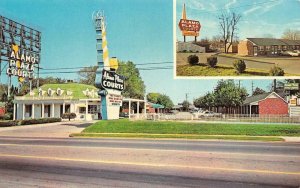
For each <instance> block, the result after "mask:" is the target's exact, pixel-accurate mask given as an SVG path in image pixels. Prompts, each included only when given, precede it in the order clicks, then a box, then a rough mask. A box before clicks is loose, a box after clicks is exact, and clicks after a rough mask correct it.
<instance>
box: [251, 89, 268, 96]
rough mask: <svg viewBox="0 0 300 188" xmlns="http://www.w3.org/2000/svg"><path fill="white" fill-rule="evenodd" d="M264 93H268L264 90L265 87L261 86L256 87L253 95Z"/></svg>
mask: <svg viewBox="0 0 300 188" xmlns="http://www.w3.org/2000/svg"><path fill="white" fill-rule="evenodd" d="M264 93H266V91H265V90H263V89H261V88H259V87H256V88H255V90H254V91H253V93H252V96H254V95H260V94H264Z"/></svg>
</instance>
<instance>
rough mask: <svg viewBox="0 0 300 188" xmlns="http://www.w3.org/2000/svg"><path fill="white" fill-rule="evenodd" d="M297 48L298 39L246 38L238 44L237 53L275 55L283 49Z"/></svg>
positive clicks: (298, 44)
mask: <svg viewBox="0 0 300 188" xmlns="http://www.w3.org/2000/svg"><path fill="white" fill-rule="evenodd" d="M299 49H300V41H299V40H287V39H274V38H247V39H246V40H244V41H241V42H240V43H239V44H238V54H239V55H242V56H276V55H279V54H280V53H281V52H283V51H287V50H299Z"/></svg>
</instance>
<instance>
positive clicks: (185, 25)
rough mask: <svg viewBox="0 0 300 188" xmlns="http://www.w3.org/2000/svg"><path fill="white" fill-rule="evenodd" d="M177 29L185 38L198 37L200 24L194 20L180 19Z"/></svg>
mask: <svg viewBox="0 0 300 188" xmlns="http://www.w3.org/2000/svg"><path fill="white" fill-rule="evenodd" d="M178 25H179V28H180V30H181V31H182V34H183V35H185V36H199V31H200V29H201V24H200V22H199V21H196V20H187V19H180V21H179V24H178Z"/></svg>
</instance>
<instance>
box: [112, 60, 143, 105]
mask: <svg viewBox="0 0 300 188" xmlns="http://www.w3.org/2000/svg"><path fill="white" fill-rule="evenodd" d="M117 73H118V74H120V75H123V76H124V77H125V89H124V91H123V92H122V93H123V96H125V97H130V98H136V99H144V95H145V90H146V86H145V84H144V81H143V80H142V77H141V75H140V72H139V69H138V68H136V67H135V64H134V63H133V62H131V61H128V62H119V68H118V70H117Z"/></svg>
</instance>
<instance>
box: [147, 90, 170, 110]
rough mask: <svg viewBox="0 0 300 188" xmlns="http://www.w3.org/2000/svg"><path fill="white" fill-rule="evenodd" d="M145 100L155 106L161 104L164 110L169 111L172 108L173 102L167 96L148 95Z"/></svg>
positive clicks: (158, 94)
mask: <svg viewBox="0 0 300 188" xmlns="http://www.w3.org/2000/svg"><path fill="white" fill-rule="evenodd" d="M147 100H148V101H149V102H152V103H155V104H161V105H163V106H164V107H165V108H167V109H170V108H172V107H173V106H174V104H173V101H172V100H171V99H170V97H169V96H167V95H165V94H160V93H148V94H147Z"/></svg>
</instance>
